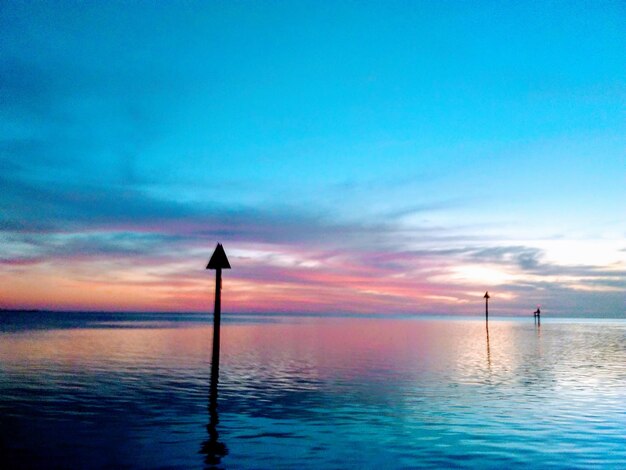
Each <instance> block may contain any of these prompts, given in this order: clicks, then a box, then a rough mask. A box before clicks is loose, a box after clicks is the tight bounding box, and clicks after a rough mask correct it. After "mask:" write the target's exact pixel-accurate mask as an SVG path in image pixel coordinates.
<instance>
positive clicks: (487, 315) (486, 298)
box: [483, 291, 490, 321]
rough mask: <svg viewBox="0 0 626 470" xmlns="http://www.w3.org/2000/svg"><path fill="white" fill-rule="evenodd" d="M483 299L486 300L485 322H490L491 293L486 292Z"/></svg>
mask: <svg viewBox="0 0 626 470" xmlns="http://www.w3.org/2000/svg"><path fill="white" fill-rule="evenodd" d="M483 299H485V321H489V299H490V297H489V291H487V292H485V295H484V296H483Z"/></svg>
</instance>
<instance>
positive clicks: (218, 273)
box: [200, 243, 230, 466]
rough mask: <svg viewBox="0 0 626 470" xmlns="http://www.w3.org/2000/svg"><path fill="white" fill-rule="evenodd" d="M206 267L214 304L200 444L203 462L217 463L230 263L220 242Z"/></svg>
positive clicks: (223, 452) (221, 448) (222, 452)
mask: <svg viewBox="0 0 626 470" xmlns="http://www.w3.org/2000/svg"><path fill="white" fill-rule="evenodd" d="M206 269H214V270H215V306H214V310H213V354H212V357H211V385H210V388H209V423H208V424H207V427H206V428H207V432H208V434H209V439H208V440H207V441H205V442H204V443H203V444H202V449H201V450H200V452H201V453H203V454H205V455H206V458H205V463H207V464H208V465H212V466H214V465H219V463H220V461H221V459H222V457H224V456H225V455H226V454H228V449H227V448H226V445H225V444H223V443H221V442H218V437H219V435H218V432H217V424H218V423H219V417H218V414H217V385H218V383H219V374H220V322H221V314H222V311H221V310H222V269H230V263H229V262H228V258H227V257H226V252H225V251H224V247H223V246H222V244H221V243H218V244H217V246H216V247H215V251H214V252H213V255H212V256H211V259H210V260H209V264H207V267H206Z"/></svg>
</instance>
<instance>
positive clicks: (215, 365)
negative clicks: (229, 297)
mask: <svg viewBox="0 0 626 470" xmlns="http://www.w3.org/2000/svg"><path fill="white" fill-rule="evenodd" d="M206 268H207V269H214V270H215V308H214V310H213V358H212V361H211V372H212V375H213V374H215V375H216V376H217V373H218V371H219V364H220V321H221V314H222V312H221V310H222V269H230V263H229V262H228V258H227V257H226V252H225V251H224V247H223V246H222V244H221V243H218V244H217V246H216V247H215V251H214V252H213V255H211V259H210V260H209V264H207V266H206Z"/></svg>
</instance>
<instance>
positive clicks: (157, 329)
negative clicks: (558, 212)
mask: <svg viewBox="0 0 626 470" xmlns="http://www.w3.org/2000/svg"><path fill="white" fill-rule="evenodd" d="M0 321H1V325H0V330H1V332H0V412H1V418H0V461H1V462H0V463H3V464H4V467H5V468H6V467H7V464H8V466H11V467H26V468H28V467H46V468H56V467H59V468H107V467H108V468H129V467H130V468H135V467H151V468H159V467H161V468H173V467H180V468H202V467H205V466H208V465H210V464H211V462H213V463H216V462H218V461H219V463H218V466H220V467H224V468H346V467H361V468H406V467H424V466H433V467H471V468H475V467H481V468H483V467H492V468H503V467H505V466H507V467H533V468H577V467H580V468H597V467H604V468H626V321H624V320H611V321H608V320H605V321H602V320H597V321H581V320H549V319H544V320H542V323H541V326H540V327H537V326H536V325H535V324H534V322H533V319H532V318H525V319H517V320H510V319H507V320H505V319H493V320H491V321H490V324H489V329H488V330H487V329H486V328H485V322H484V321H483V320H482V319H478V318H477V319H469V318H465V319H443V318H389V317H383V318H315V317H306V318H294V317H280V316H242V315H237V316H234V315H231V316H229V315H224V319H223V324H222V356H221V367H220V376H219V392H218V393H219V394H218V400H217V403H218V408H217V416H214V417H213V418H214V419H215V418H217V417H218V418H219V423H216V422H215V420H214V421H213V425H215V426H214V427H211V426H210V427H209V430H211V429H214V430H216V431H217V435H215V434H213V435H212V439H213V441H212V442H213V446H212V447H211V448H212V449H218V450H219V451H218V452H217V453H214V454H213V455H206V452H205V453H203V452H202V450H203V449H205V451H206V445H205V444H206V442H207V441H211V439H210V437H209V434H208V432H207V424H209V422H210V420H211V418H210V414H209V410H208V403H209V383H210V362H211V340H212V327H211V323H210V322H211V319H210V317H209V316H201V315H159V314H155V315H134V314H133V315H128V314H123V315H122V314H117V315H115V314H97V315H96V314H55V315H50V314H48V315H41V314H11V313H6V312H5V313H0ZM215 440H217V442H218V444H215ZM209 454H210V452H209ZM224 454H225V455H224ZM207 462H208V463H207Z"/></svg>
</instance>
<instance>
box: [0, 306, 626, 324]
mask: <svg viewBox="0 0 626 470" xmlns="http://www.w3.org/2000/svg"><path fill="white" fill-rule="evenodd" d="M1 313H17V314H44V315H47V314H51V315H56V314H73V315H155V316H161V315H162V316H176V315H181V316H182V315H193V316H196V315H197V316H207V315H208V316H211V315H212V314H213V313H212V311H209V310H207V311H205V312H189V311H187V312H184V311H182V312H176V311H167V312H163V311H121V310H120V311H115V310H48V309H37V308H16V309H14V308H0V314H1ZM224 315H227V316H232V317H245V316H255V317H301V318H364V319H366V318H368V319H376V318H382V319H384V318H425V319H428V318H441V319H455V318H457V319H473V318H476V319H483V318H484V316H483V314H481V313H476V314H471V313H464V314H454V313H397V312H391V313H356V312H325V313H315V312H224ZM520 318H521V319H523V318H529V319H532V318H533V316H532V313H529V314H527V315H524V314H517V315H505V314H493V315H490V319H494V320H495V319H499V320H506V319H520ZM541 319H542V320H544V321H545V320H566V319H577V320H580V319H587V320H602V319H606V320H626V313H621V314H620V313H616V314H603V315H601V316H590V315H582V314H579V315H576V314H569V315H556V314H543V315H542V317H541Z"/></svg>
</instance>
